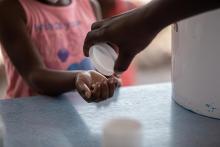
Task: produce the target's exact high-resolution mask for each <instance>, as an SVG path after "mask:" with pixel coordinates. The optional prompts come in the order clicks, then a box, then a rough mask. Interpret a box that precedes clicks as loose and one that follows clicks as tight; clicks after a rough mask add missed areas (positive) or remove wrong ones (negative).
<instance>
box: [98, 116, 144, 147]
mask: <svg viewBox="0 0 220 147" xmlns="http://www.w3.org/2000/svg"><path fill="white" fill-rule="evenodd" d="M142 137H143V135H142V125H141V124H140V122H138V121H137V120H133V119H128V118H119V119H113V120H111V121H109V122H108V123H107V124H106V125H105V126H104V129H103V139H102V147H143V138H142Z"/></svg>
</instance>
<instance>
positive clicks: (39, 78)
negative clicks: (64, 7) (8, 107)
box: [0, 0, 118, 102]
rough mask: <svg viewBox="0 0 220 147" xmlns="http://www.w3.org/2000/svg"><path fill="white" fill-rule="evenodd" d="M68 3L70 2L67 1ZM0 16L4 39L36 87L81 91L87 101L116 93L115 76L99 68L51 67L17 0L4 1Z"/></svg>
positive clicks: (13, 58) (55, 92) (16, 63)
mask: <svg viewBox="0 0 220 147" xmlns="http://www.w3.org/2000/svg"><path fill="white" fill-rule="evenodd" d="M58 2H59V3H61V2H60V1H58ZM64 3H66V4H67V2H66V0H65V2H64ZM64 3H63V4H64ZM68 4H69V3H68ZM9 12H10V13H9ZM6 14H7V15H6ZM0 17H1V19H0V41H1V43H2V45H3V47H4V49H5V52H6V53H7V55H8V56H9V58H10V60H11V62H12V63H13V65H14V66H15V68H16V70H17V71H18V72H19V74H20V75H21V76H22V77H23V79H24V80H25V81H26V82H27V83H28V85H29V86H30V88H31V89H32V90H34V91H35V92H38V93H39V94H45V95H49V96H56V95H59V94H62V93H64V92H68V91H72V90H77V91H78V92H79V93H80V94H81V96H82V97H83V98H84V99H85V100H86V101H87V102H100V101H103V100H105V99H107V98H110V97H111V96H112V95H113V94H114V90H115V88H116V87H117V86H118V85H117V84H118V79H117V78H115V77H111V78H106V77H104V76H103V75H101V74H99V73H97V72H95V71H59V70H52V69H48V68H47V67H46V66H45V65H44V63H43V62H42V59H41V57H40V55H39V53H38V50H37V49H36V47H35V45H34V44H33V43H32V41H31V39H30V36H29V34H28V32H27V29H26V17H25V13H24V11H23V9H22V7H21V6H20V4H19V2H18V1H17V0H5V1H3V2H1V3H0ZM27 61H28V62H27Z"/></svg>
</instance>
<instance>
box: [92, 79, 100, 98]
mask: <svg viewBox="0 0 220 147" xmlns="http://www.w3.org/2000/svg"><path fill="white" fill-rule="evenodd" d="M100 87H101V84H100V83H97V84H95V88H94V89H93V91H92V97H93V100H94V101H95V102H96V101H97V100H98V99H99V98H100V94H101V91H100Z"/></svg>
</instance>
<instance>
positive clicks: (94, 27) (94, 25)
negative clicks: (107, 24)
mask: <svg viewBox="0 0 220 147" xmlns="http://www.w3.org/2000/svg"><path fill="white" fill-rule="evenodd" d="M101 26H102V21H98V22H95V23H93V24H92V26H91V30H96V29H98V28H100V27H101Z"/></svg>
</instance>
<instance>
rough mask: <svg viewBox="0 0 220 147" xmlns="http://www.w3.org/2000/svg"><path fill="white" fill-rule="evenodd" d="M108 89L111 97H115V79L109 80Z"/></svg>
mask: <svg viewBox="0 0 220 147" xmlns="http://www.w3.org/2000/svg"><path fill="white" fill-rule="evenodd" d="M108 87H109V97H112V96H113V95H114V92H115V87H116V85H115V81H114V79H113V78H110V79H109V80H108Z"/></svg>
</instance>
